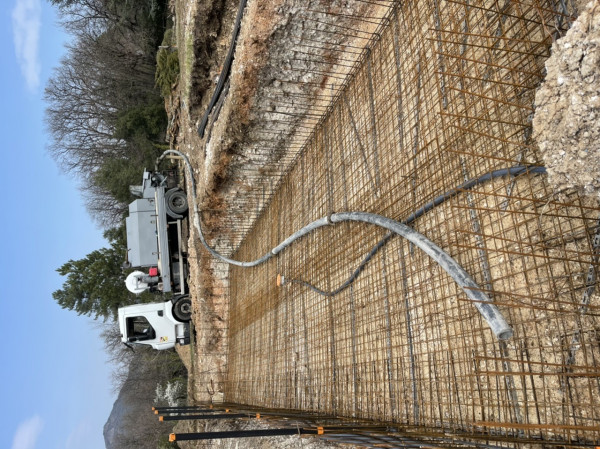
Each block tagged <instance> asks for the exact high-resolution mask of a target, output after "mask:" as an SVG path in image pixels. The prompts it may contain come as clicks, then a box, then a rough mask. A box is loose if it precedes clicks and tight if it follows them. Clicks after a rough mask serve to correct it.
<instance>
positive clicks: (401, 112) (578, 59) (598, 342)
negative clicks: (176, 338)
mask: <svg viewBox="0 0 600 449" xmlns="http://www.w3.org/2000/svg"><path fill="white" fill-rule="evenodd" d="M237 9H238V2H237V1H234V0H214V1H213V0H199V1H197V2H186V1H181V0H173V2H172V10H173V13H174V19H175V23H176V27H175V28H176V35H177V47H178V51H179V58H180V67H181V77H180V81H179V83H178V85H177V86H175V88H174V91H173V95H172V96H171V98H169V99H168V100H167V109H168V113H169V117H170V139H171V145H172V146H173V147H174V148H176V149H178V150H180V151H182V152H184V153H185V154H187V155H188V157H189V158H190V160H191V161H192V165H193V168H194V176H195V179H196V182H197V188H196V191H195V192H192V191H191V185H190V183H189V180H188V195H189V198H190V200H191V201H196V202H197V204H198V206H199V208H200V210H201V211H202V212H201V221H202V226H203V230H204V232H205V235H206V237H207V240H208V241H209V242H210V244H211V245H213V246H214V247H215V248H216V249H217V250H218V251H219V252H221V253H223V254H225V255H227V256H231V257H234V258H236V259H242V260H251V259H254V258H258V257H260V256H261V255H263V254H265V253H266V252H268V251H269V250H270V249H271V248H273V247H275V246H276V245H277V244H279V243H280V242H281V241H282V240H284V239H285V238H286V237H287V236H289V235H291V234H292V233H294V232H295V231H297V230H298V229H299V228H301V227H302V226H305V225H306V224H308V223H309V222H311V221H313V220H315V219H317V218H321V217H324V216H329V215H331V214H332V213H335V212H343V211H365V212H374V213H378V214H381V215H384V216H386V217H390V218H394V219H397V220H403V219H405V218H406V217H408V216H410V214H411V213H414V212H415V211H416V210H418V208H419V207H421V206H423V205H424V204H426V203H428V202H430V201H432V200H434V199H436V198H439V197H440V196H441V195H444V194H446V193H447V192H449V191H453V190H454V189H456V188H457V187H460V186H461V185H462V184H463V183H465V181H467V180H470V179H474V178H477V177H481V176H483V175H486V174H488V173H492V172H494V171H495V170H501V169H505V168H510V167H517V166H526V167H532V166H535V167H542V166H544V167H546V168H547V172H546V173H542V174H539V173H537V174H536V173H525V174H523V175H519V176H516V177H510V176H498V177H496V178H490V179H489V180H487V181H485V182H481V183H480V184H477V185H476V186H475V187H473V188H471V189H470V190H468V191H466V190H461V189H460V188H459V189H458V193H457V194H453V195H452V197H451V198H449V199H447V200H446V199H444V201H442V202H440V203H439V204H437V205H436V206H435V208H433V209H432V210H431V211H428V212H427V213H426V214H424V215H423V216H422V217H420V218H418V219H417V220H416V221H415V222H414V223H411V226H412V227H414V229H416V230H417V231H418V232H420V233H421V234H423V235H425V236H426V237H427V238H428V239H430V240H431V241H433V242H434V243H436V244H437V245H438V246H440V247H441V248H442V249H443V250H445V251H446V252H448V253H449V254H450V255H451V256H452V257H453V258H454V259H456V260H457V262H459V263H460V264H461V265H462V266H463V267H464V268H465V270H466V271H467V272H468V273H469V274H470V275H471V276H472V277H473V278H474V280H475V281H476V282H477V283H478V285H479V286H480V288H481V290H483V291H485V292H486V293H487V294H488V295H489V297H490V298H491V300H493V301H494V302H495V303H496V304H497V305H498V307H499V309H500V311H501V312H502V313H503V314H504V315H505V316H506V318H507V321H508V322H509V324H510V325H511V327H512V329H513V331H514V336H513V338H511V339H509V340H507V341H506V342H503V341H498V339H497V338H496V336H494V335H493V333H492V332H491V331H490V330H489V327H488V326H487V324H486V322H485V320H484V319H482V317H481V315H480V314H479V313H478V312H477V309H476V308H475V307H474V305H473V303H472V302H470V300H469V299H468V298H467V295H466V294H465V292H464V291H462V290H461V289H460V288H459V287H458V286H457V285H456V283H455V282H454V281H453V280H452V279H451V278H450V277H449V276H448V274H447V273H445V272H444V271H443V270H441V269H440V267H439V266H437V265H436V264H435V263H433V262H432V260H431V259H430V258H429V257H428V256H427V255H425V254H424V253H422V252H420V251H419V249H418V248H416V247H415V246H414V245H412V244H410V243H408V242H406V241H403V240H402V239H400V238H398V237H396V238H394V239H392V240H391V241H390V243H386V244H385V246H384V248H383V249H382V250H381V251H380V252H378V253H377V254H376V255H375V256H374V257H373V259H372V260H371V261H370V262H369V263H368V264H367V265H366V267H365V269H364V270H363V271H362V273H361V274H360V276H359V277H358V278H357V281H356V282H355V283H354V284H352V286H351V287H350V288H348V289H346V290H344V291H343V292H341V293H340V294H339V295H336V296H335V297H333V298H329V297H324V296H322V295H319V294H316V293H314V292H312V291H311V290H310V289H308V288H307V287H306V286H303V285H300V284H299V283H295V284H294V283H293V282H292V283H289V284H287V285H284V286H283V287H278V286H277V285H276V282H275V281H276V278H277V275H278V274H283V275H285V277H286V278H288V279H295V280H302V281H306V282H309V283H311V284H314V285H316V286H318V287H320V288H322V289H324V290H333V289H335V287H337V286H339V285H341V284H342V283H343V282H344V281H345V280H346V279H347V278H348V276H350V274H351V273H352V271H353V270H354V269H355V268H356V267H357V266H359V265H360V263H361V261H362V260H363V259H364V257H365V255H366V254H368V253H369V251H370V250H371V249H372V248H373V247H374V246H375V245H377V244H378V242H380V241H381V240H382V239H383V238H384V237H385V235H386V233H385V232H384V231H381V230H379V229H377V228H373V227H367V226H364V225H362V224H350V223H345V224H340V225H337V226H335V227H334V226H332V227H330V228H327V229H323V230H319V231H317V232H316V233H314V235H311V236H307V237H305V238H304V239H303V240H300V241H299V242H298V243H297V244H294V245H293V246H292V247H291V248H290V249H289V250H285V251H283V252H282V253H281V254H279V255H278V256H277V257H276V258H273V259H271V260H270V261H269V262H267V263H266V264H264V265H263V266H261V267H256V268H252V269H244V268H230V267H229V266H228V265H227V264H225V263H223V262H220V261H218V260H216V259H215V258H214V257H212V256H211V255H210V254H208V253H207V251H205V249H204V248H203V247H202V245H201V244H200V241H199V239H198V234H197V230H195V229H194V228H193V226H192V225H191V224H190V240H189V242H188V254H189V262H190V277H189V280H190V292H191V295H192V301H193V325H194V329H195V334H194V342H193V344H192V345H190V346H187V347H180V348H178V352H179V353H180V355H181V357H182V360H183V361H184V363H186V366H187V367H188V371H189V385H188V403H190V404H194V403H208V402H213V403H219V402H222V401H227V402H234V403H238V404H246V405H248V406H255V407H265V408H274V409H281V410H288V411H289V410H295V411H306V412H316V413H323V414H330V415H331V414H332V415H335V416H340V417H343V418H349V419H352V418H355V419H364V420H370V421H372V422H385V423H390V424H397V425H403V426H406V427H410V428H414V429H417V428H420V427H422V428H423V429H444V431H451V432H456V433H457V434H462V435H481V434H487V435H494V436H498V437H502V438H504V440H503V442H502V443H497V444H500V445H501V446H503V447H534V444H539V447H545V446H544V443H543V441H552V442H553V443H552V444H554V445H556V444H559V443H562V444H564V445H565V447H572V446H577V445H578V444H591V445H594V444H596V445H599V444H600V410H599V407H597V404H598V398H599V397H600V380H599V379H600V377H599V376H600V322H599V321H598V320H599V319H598V313H597V312H598V310H600V302H599V301H600V298H599V295H598V292H597V289H596V288H595V284H596V282H597V280H596V279H597V276H596V269H597V266H598V255H599V247H600V234H599V233H600V228H599V224H598V220H599V219H600V206H599V201H598V198H599V197H598V192H599V186H600V185H599V184H598V182H597V180H598V179H599V177H598V173H599V172H600V150H599V146H598V138H597V137H598V136H599V135H600V134H599V132H600V131H599V129H600V128H599V125H598V122H600V120H598V119H597V115H596V114H598V113H599V112H600V102H599V101H598V100H597V98H598V96H597V95H598V92H600V69H599V67H598V63H599V61H600V59H599V57H598V54H599V53H600V48H599V47H598V46H599V45H600V39H599V37H598V36H599V33H600V7H598V5H597V4H594V3H593V2H591V3H589V4H586V3H585V2H580V3H578V4H576V3H572V2H570V1H568V2H552V1H537V0H520V1H517V2H510V1H507V2H498V1H485V2H476V4H475V3H473V2H469V1H460V2H458V1H441V0H439V1H438V0H431V1H427V2H415V3H414V4H413V3H411V4H408V5H405V4H400V3H399V2H394V1H384V0H381V1H364V0H347V1H346V0H327V1H325V0H304V1H299V0H270V1H259V0H249V1H248V4H247V6H246V11H245V14H244V18H243V21H242V26H241V31H240V36H239V38H238V42H237V49H236V53H235V59H234V64H233V67H232V73H231V76H230V81H229V83H228V92H227V95H226V96H223V98H222V99H221V100H220V102H219V104H218V106H217V108H216V110H215V111H218V112H215V111H213V114H212V115H211V117H210V119H209V122H208V126H207V129H206V132H205V134H204V136H203V137H201V136H199V134H198V125H199V123H200V120H201V117H202V115H203V114H204V112H205V110H206V108H207V105H208V102H209V99H210V96H211V95H212V92H213V90H214V88H215V85H216V81H217V79H218V76H219V74H220V71H221V68H222V66H223V63H224V60H225V56H226V54H227V51H228V48H229V45H230V41H231V33H232V30H233V27H234V22H235V16H236V13H237ZM577 17H579V21H578V22H576V18H577ZM568 30H572V31H571V35H569V31H568ZM552 49H554V50H552ZM557 91H558V92H559V93H557ZM536 95H537V96H536ZM565 98H566V100H565ZM569 99H570V100H569ZM573 123H576V129H571V128H573V126H575V125H573ZM262 427H269V423H268V422H264V421H261V422H257V421H242V422H215V421H203V422H182V423H180V424H178V425H177V427H176V432H180V433H184V432H198V431H207V430H212V431H214V430H227V429H240V428H241V429H243V428H262ZM423 432H426V431H425V430H424V431H423ZM202 444H206V443H202ZM202 444H201V443H197V442H196V443H193V442H181V443H180V446H181V447H183V448H185V447H203V446H202ZM337 444H339V443H335V442H333V441H322V440H318V439H314V438H313V439H302V440H298V438H297V437H276V438H265V439H254V440H243V441H239V440H237V441H228V440H220V441H218V442H216V441H213V442H211V443H210V447H307V448H309V447H327V446H328V445H332V446H335V445H337ZM553 447H554V446H553Z"/></svg>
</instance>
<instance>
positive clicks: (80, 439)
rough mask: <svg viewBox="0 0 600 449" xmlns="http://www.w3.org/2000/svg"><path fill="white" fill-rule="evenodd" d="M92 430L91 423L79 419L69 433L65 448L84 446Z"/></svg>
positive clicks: (77, 448) (74, 448) (75, 448)
mask: <svg viewBox="0 0 600 449" xmlns="http://www.w3.org/2000/svg"><path fill="white" fill-rule="evenodd" d="M92 430H93V429H92V425H91V423H90V422H89V421H81V422H80V423H79V424H78V425H77V427H76V428H75V429H73V431H72V432H71V433H70V434H69V437H68V438H67V443H66V444H65V448H66V449H80V448H82V447H86V443H87V442H89V439H90V434H91V432H92Z"/></svg>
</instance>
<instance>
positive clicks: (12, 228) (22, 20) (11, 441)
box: [0, 0, 115, 449]
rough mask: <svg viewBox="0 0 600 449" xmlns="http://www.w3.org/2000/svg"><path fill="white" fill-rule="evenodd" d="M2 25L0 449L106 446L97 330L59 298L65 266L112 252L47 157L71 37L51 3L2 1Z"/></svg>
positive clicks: (104, 383) (105, 393) (106, 382)
mask: <svg viewBox="0 0 600 449" xmlns="http://www.w3.org/2000/svg"><path fill="white" fill-rule="evenodd" d="M0 20H1V24H0V32H1V33H2V38H1V39H0V45H1V46H2V47H1V54H2V64H1V68H2V70H0V85H1V86H2V97H3V98H2V104H3V106H2V107H1V108H0V114H1V115H2V116H1V117H0V132H1V134H2V137H3V141H4V144H3V145H4V148H3V150H2V151H1V154H2V156H3V159H4V160H3V163H2V164H1V165H2V167H4V173H2V176H1V177H0V179H1V180H2V184H3V185H4V198H3V199H2V202H1V203H2V205H3V207H2V213H1V217H2V219H1V220H0V267H1V271H2V274H1V276H0V279H3V282H4V288H3V289H2V291H1V293H0V304H1V306H2V308H1V310H0V329H1V331H0V334H1V335H4V337H3V338H4V344H2V345H1V349H0V357H1V360H2V362H1V364H0V376H1V378H0V394H1V398H2V405H1V406H0V429H2V432H1V433H2V435H1V440H2V441H4V443H0V447H3V448H10V449H34V448H37V449H46V448H49V449H81V448H90V449H95V448H104V439H103V436H102V428H103V426H104V423H105V422H106V420H107V418H108V415H109V414H110V410H111V408H112V404H113V402H114V400H115V395H114V394H113V393H112V391H111V390H112V388H111V385H110V373H111V366H108V365H107V363H106V356H105V353H104V350H103V349H102V342H101V340H100V338H99V336H98V334H99V330H98V329H97V328H96V326H95V325H94V321H93V320H92V319H91V318H87V317H83V316H78V315H77V314H76V313H75V312H73V311H70V310H64V309H62V308H60V306H59V305H58V304H57V303H56V302H55V301H54V300H53V299H52V292H53V291H55V290H57V289H59V288H60V287H61V286H62V282H63V279H62V278H61V277H60V276H59V275H58V273H57V272H56V269H57V268H58V267H60V266H61V265H62V264H63V263H65V262H67V261H68V260H69V259H80V258H83V257H85V255H86V254H88V253H89V252H91V251H93V250H95V249H98V248H101V247H104V246H107V243H106V242H105V241H104V240H103V238H102V231H101V230H100V229H99V228H98V227H97V226H96V225H95V224H94V223H93V222H92V221H91V219H90V217H89V215H88V214H87V212H86V210H85V207H84V205H83V200H82V198H81V195H80V192H79V190H78V187H77V181H76V180H75V179H73V178H71V177H69V176H68V175H65V174H62V173H61V172H60V170H59V169H58V168H57V166H56V164H55V163H54V161H53V160H52V159H51V158H50V156H49V155H48V154H47V150H46V149H47V144H48V140H49V137H48V133H47V131H46V129H45V125H44V109H45V105H44V102H43V93H44V86H45V84H46V82H47V80H48V78H49V76H51V74H52V70H53V68H54V67H56V66H57V65H58V63H59V61H60V58H61V56H62V55H63V54H64V51H65V50H64V44H65V42H67V40H68V39H69V37H68V36H66V35H65V34H64V33H63V32H62V31H61V29H60V27H59V26H58V23H57V18H56V15H55V11H54V10H53V8H52V7H51V5H49V4H48V3H47V1H46V0H3V1H2V2H0Z"/></svg>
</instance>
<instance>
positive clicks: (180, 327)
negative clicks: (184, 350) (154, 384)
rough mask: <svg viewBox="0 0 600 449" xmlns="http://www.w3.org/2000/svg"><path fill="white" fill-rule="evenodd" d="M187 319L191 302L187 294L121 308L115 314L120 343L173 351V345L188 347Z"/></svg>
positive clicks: (188, 318)
mask: <svg viewBox="0 0 600 449" xmlns="http://www.w3.org/2000/svg"><path fill="white" fill-rule="evenodd" d="M190 318H191V302H190V300H189V297H188V296H187V295H182V296H178V297H176V298H174V299H173V300H169V301H164V302H155V303H148V304H135V305H131V306H126V307H121V308H119V313H118V320H119V329H120V331H121V341H123V343H128V344H134V345H148V346H151V347H152V348H154V349H159V350H161V349H170V348H173V347H174V346H175V343H179V344H180V345H185V344H189V342H190V327H189V320H190Z"/></svg>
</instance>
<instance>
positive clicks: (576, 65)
mask: <svg viewBox="0 0 600 449" xmlns="http://www.w3.org/2000/svg"><path fill="white" fill-rule="evenodd" d="M599 67H600V4H599V3H598V2H595V1H593V2H589V3H588V4H587V6H586V7H585V9H583V10H582V12H581V14H580V15H579V17H578V19H577V20H576V21H575V22H574V23H573V26H572V27H571V29H570V30H569V31H568V32H567V34H566V35H565V36H564V37H563V38H561V39H559V40H557V41H556V42H555V43H554V44H553V45H552V56H551V57H550V58H549V59H548V61H547V62H546V70H547V75H546V79H545V81H544V84H543V85H542V87H541V88H540V89H539V90H538V92H537V94H536V97H535V101H536V107H537V108H536V113H535V117H534V119H533V130H534V137H535V139H536V140H537V142H538V144H539V147H540V150H541V153H542V155H543V158H544V164H545V165H546V168H547V169H548V174H549V176H550V182H551V184H553V185H554V187H555V188H556V190H559V191H562V190H565V189H567V188H573V187H575V188H577V189H579V190H581V191H583V192H584V193H586V194H588V195H592V196H595V197H596V198H600V176H599V173H600V74H599V73H598V68H599Z"/></svg>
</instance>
